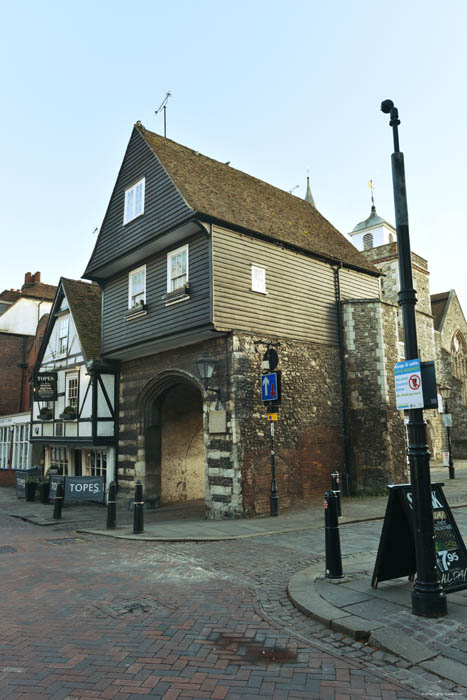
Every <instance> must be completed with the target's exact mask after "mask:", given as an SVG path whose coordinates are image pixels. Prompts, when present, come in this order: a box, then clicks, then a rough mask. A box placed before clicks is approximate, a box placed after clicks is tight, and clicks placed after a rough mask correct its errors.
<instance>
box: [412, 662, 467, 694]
mask: <svg viewBox="0 0 467 700" xmlns="http://www.w3.org/2000/svg"><path fill="white" fill-rule="evenodd" d="M420 666H422V667H423V668H426V670H427V671H430V672H431V673H436V674H438V676H442V677H443V678H449V680H450V681H453V682H454V683H458V684H459V685H464V686H466V687H467V666H466V665H465V664H460V663H459V662H458V661H453V660H452V659H447V658H446V657H445V656H442V655H439V656H436V657H435V658H434V659H430V660H429V661H422V662H421V664H420Z"/></svg>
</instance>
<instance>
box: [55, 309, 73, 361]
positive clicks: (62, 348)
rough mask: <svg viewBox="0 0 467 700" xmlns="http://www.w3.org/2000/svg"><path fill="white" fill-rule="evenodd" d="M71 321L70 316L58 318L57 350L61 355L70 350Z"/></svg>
mask: <svg viewBox="0 0 467 700" xmlns="http://www.w3.org/2000/svg"><path fill="white" fill-rule="evenodd" d="M69 321H70V317H69V316H62V318H59V319H58V336H57V350H58V354H59V355H66V354H67V351H68V327H69Z"/></svg>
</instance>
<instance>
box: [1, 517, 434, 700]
mask: <svg viewBox="0 0 467 700" xmlns="http://www.w3.org/2000/svg"><path fill="white" fill-rule="evenodd" d="M2 525H3V529H2V541H3V542H4V543H8V544H11V545H12V546H14V547H16V548H17V552H15V553H7V554H2V555H1V556H2V559H1V560H0V561H1V563H2V564H3V566H2V572H3V576H2V577H1V579H0V614H1V620H2V625H1V632H0V698H1V699H2V700H10V699H11V700H23V699H24V700H35V699H36V698H37V699H38V700H39V699H40V700H44V699H47V700H65V699H66V700H83V699H84V698H107V699H108V700H131V698H137V697H149V698H164V699H165V700H175V699H176V698H203V699H205V700H208V699H212V700H224V698H225V699H226V700H235V699H238V700H246V699H247V698H275V699H276V700H281V699H282V698H284V699H286V700H288V699H289V698H290V699H292V698H301V699H305V698H324V699H327V698H328V699H329V700H347V699H348V698H365V699H366V700H371V698H378V700H398V699H400V700H401V699H402V698H404V700H405V698H416V697H420V696H418V695H417V694H414V692H413V691H410V690H408V689H407V688H403V687H402V686H398V685H397V684H395V683H389V682H388V681H387V680H385V679H383V678H380V677H378V676H377V675H376V674H375V673H373V672H370V671H366V670H365V669H364V668H363V667H362V666H360V665H358V664H356V663H355V662H350V661H348V660H346V659H345V658H344V657H342V656H340V657H334V656H332V655H330V654H327V653H324V652H322V651H320V650H319V649H317V648H314V647H313V646H312V645H311V644H308V643H305V642H304V641H303V640H301V639H300V638H295V637H294V636H293V634H291V633H288V632H285V631H284V630H282V629H280V628H278V627H277V626H273V625H272V624H270V623H269V622H267V621H265V620H264V619H263V618H262V617H261V615H259V614H258V608H257V601H256V593H255V591H254V590H253V589H252V588H248V587H246V586H245V585H244V584H243V585H242V583H241V582H239V583H238V584H237V583H235V581H232V579H229V578H228V577H227V576H222V574H221V573H220V572H215V571H212V572H209V571H206V570H205V569H203V568H202V567H198V566H197V563H196V560H195V558H194V557H193V558H192V559H190V561H184V560H183V557H180V556H175V554H173V550H171V548H170V546H167V545H164V546H161V545H158V544H154V543H152V544H148V543H135V542H131V543H128V542H125V541H117V540H112V539H99V538H92V537H86V538H85V539H84V541H83V542H82V543H79V542H74V543H65V544H62V545H61V546H60V547H58V546H54V545H53V544H51V543H50V542H48V541H47V540H53V539H54V538H56V539H57V540H59V539H62V540H63V539H64V538H65V537H66V536H68V537H69V536H70V535H69V533H68V535H66V534H64V533H63V532H62V533H60V532H57V531H56V530H55V531H53V532H51V531H50V530H47V532H44V529H45V528H44V529H43V528H37V527H34V526H32V525H27V526H26V525H24V524H23V523H21V522H19V523H18V524H15V526H12V525H11V523H10V522H9V520H8V519H7V518H6V517H3V518H2V517H0V528H2ZM224 546H226V547H228V546H229V545H228V544H225V545H224ZM284 595H285V592H284ZM135 605H137V606H138V605H139V606H140V607H136V608H135V607H134V606H135Z"/></svg>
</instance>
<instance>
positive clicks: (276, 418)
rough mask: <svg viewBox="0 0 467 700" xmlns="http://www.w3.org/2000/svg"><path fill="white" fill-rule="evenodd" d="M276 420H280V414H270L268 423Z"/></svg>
mask: <svg viewBox="0 0 467 700" xmlns="http://www.w3.org/2000/svg"><path fill="white" fill-rule="evenodd" d="M276 420H279V414H278V413H268V421H276Z"/></svg>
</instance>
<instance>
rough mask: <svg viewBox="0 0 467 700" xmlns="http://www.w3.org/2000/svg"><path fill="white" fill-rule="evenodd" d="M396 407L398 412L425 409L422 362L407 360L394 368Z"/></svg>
mask: <svg viewBox="0 0 467 700" xmlns="http://www.w3.org/2000/svg"><path fill="white" fill-rule="evenodd" d="M394 381H395V385H396V407H397V409H398V410H406V409H409V408H423V406H424V400H423V389H422V374H421V368H420V360H406V361H405V362H398V363H397V364H396V365H395V366H394Z"/></svg>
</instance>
